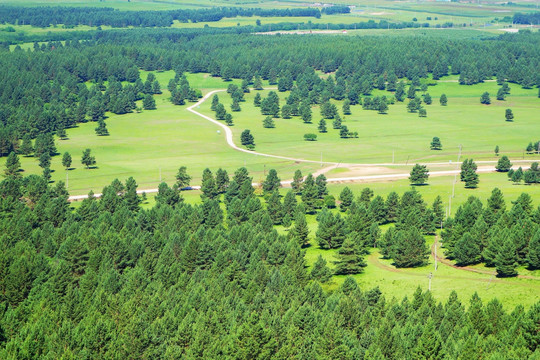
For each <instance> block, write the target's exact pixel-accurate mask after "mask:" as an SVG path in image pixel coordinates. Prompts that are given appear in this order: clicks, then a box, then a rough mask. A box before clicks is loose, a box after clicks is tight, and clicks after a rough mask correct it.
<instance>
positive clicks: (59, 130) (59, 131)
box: [56, 125, 67, 140]
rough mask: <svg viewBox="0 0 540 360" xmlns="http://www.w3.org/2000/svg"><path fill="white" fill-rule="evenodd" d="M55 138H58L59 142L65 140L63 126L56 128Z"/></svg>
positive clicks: (65, 135)
mask: <svg viewBox="0 0 540 360" xmlns="http://www.w3.org/2000/svg"><path fill="white" fill-rule="evenodd" d="M56 136H58V137H59V138H60V139H61V140H65V139H67V134H66V129H65V128H64V126H63V125H62V126H58V128H57V129H56Z"/></svg>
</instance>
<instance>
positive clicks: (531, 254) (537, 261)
mask: <svg viewBox="0 0 540 360" xmlns="http://www.w3.org/2000/svg"><path fill="white" fill-rule="evenodd" d="M527 264H528V265H529V269H531V270H536V269H540V230H538V231H536V234H535V235H534V236H533V237H532V239H531V241H530V242H529V251H528V253H527Z"/></svg>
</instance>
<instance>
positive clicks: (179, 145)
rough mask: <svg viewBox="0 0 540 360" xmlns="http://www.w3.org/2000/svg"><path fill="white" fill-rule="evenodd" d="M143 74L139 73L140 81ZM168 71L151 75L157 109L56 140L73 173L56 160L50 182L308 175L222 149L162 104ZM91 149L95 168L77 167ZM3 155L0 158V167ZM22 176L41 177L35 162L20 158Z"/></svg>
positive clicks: (151, 184) (218, 83)
mask: <svg viewBox="0 0 540 360" xmlns="http://www.w3.org/2000/svg"><path fill="white" fill-rule="evenodd" d="M145 76H146V75H143V78H145ZM173 76H174V75H173V73H172V72H167V73H156V77H157V79H158V80H159V81H160V83H161V85H162V88H163V89H164V94H163V95H159V96H156V103H157V107H158V109H157V110H153V111H143V112H142V113H131V114H126V115H114V114H108V115H109V118H108V119H106V123H107V127H108V129H109V132H110V134H111V135H110V136H105V137H99V136H97V135H96V134H95V131H94V129H95V127H96V123H92V122H89V123H85V124H80V125H79V126H78V127H76V128H73V129H68V131H67V134H68V137H69V139H68V140H57V149H58V152H59V153H60V154H62V153H64V152H65V151H67V152H69V153H71V155H72V157H73V165H72V167H73V168H75V169H74V170H70V171H65V170H64V169H63V168H62V165H61V160H62V159H61V156H55V157H53V159H52V162H51V169H52V170H54V172H53V174H52V178H53V180H63V181H66V177H68V185H69V191H70V193H71V194H73V195H75V194H86V193H87V192H88V191H89V190H91V189H92V190H94V192H99V191H101V189H102V188H103V186H105V185H107V184H110V182H111V181H112V180H113V179H114V178H119V179H120V180H125V179H127V178H128V177H130V176H133V177H134V178H135V179H136V180H137V182H138V184H139V187H140V188H141V189H151V188H157V186H158V184H159V183H160V179H161V181H166V182H168V183H173V182H174V176H175V174H176V172H177V170H178V168H179V167H180V166H182V165H185V166H187V167H188V169H189V172H190V174H192V176H193V177H194V180H193V183H194V184H198V183H199V182H200V181H199V180H200V176H201V174H202V171H203V170H204V168H206V167H209V168H210V169H212V170H214V171H215V170H217V169H218V168H219V167H222V168H224V169H226V170H227V171H229V172H233V171H234V170H236V169H237V168H239V167H241V166H246V167H247V168H248V169H249V170H250V172H251V173H252V175H253V177H254V180H255V181H260V180H261V179H262V178H263V174H264V171H265V167H266V168H267V169H270V168H276V169H278V171H279V172H280V174H282V175H281V176H282V177H283V178H287V177H292V175H293V173H294V171H295V170H296V169H297V168H301V169H302V170H303V171H313V168H314V166H313V165H304V164H295V163H294V162H292V161H281V160H272V159H267V158H262V157H259V156H255V155H250V154H245V153H241V152H238V151H235V150H232V149H230V148H229V147H228V146H226V143H225V139H224V134H223V133H219V134H218V133H217V131H218V130H219V127H217V126H216V125H214V124H211V123H210V122H208V121H206V120H204V119H201V118H199V117H197V116H195V115H193V114H191V113H190V112H188V111H187V110H186V107H187V106H188V105H185V106H174V105H172V104H171V103H170V102H169V101H168V97H169V94H168V92H167V90H166V85H167V83H168V81H169V79H171V78H172V77H173ZM188 79H189V81H190V82H191V84H192V86H194V87H196V88H203V87H205V89H204V92H206V91H209V88H208V87H210V89H211V88H213V87H225V86H226V84H224V83H223V81H222V80H221V79H216V78H212V77H209V76H206V75H203V74H197V75H189V76H188ZM86 148H90V149H92V154H93V155H95V157H96V160H97V166H98V168H97V169H91V170H88V169H84V167H83V166H82V164H81V163H80V159H81V155H82V152H83V150H84V149H86ZM4 162H5V157H4V158H0V166H3V164H4ZM21 163H22V168H23V169H24V170H25V172H24V174H34V173H38V174H39V173H41V168H39V167H38V162H37V159H35V158H24V157H21Z"/></svg>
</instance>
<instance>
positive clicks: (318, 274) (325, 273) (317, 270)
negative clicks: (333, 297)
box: [311, 255, 332, 283]
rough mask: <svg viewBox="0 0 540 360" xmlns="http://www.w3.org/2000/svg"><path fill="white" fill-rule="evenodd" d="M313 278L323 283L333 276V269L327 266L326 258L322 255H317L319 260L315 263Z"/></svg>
mask: <svg viewBox="0 0 540 360" xmlns="http://www.w3.org/2000/svg"><path fill="white" fill-rule="evenodd" d="M311 278H312V279H313V280H317V281H320V282H321V283H325V282H327V281H328V280H330V279H331V278H332V271H331V270H330V268H328V266H326V260H324V258H323V257H322V256H321V255H319V256H318V257H317V260H316V261H315V263H314V264H313V269H312V270H311Z"/></svg>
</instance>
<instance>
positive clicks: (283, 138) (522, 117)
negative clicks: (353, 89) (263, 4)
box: [201, 77, 540, 163]
mask: <svg viewBox="0 0 540 360" xmlns="http://www.w3.org/2000/svg"><path fill="white" fill-rule="evenodd" d="M498 88H499V86H498V85H497V84H496V83H495V82H492V81H490V82H485V83H483V84H478V85H473V86H464V85H459V84H458V83H457V80H456V79H455V77H449V78H448V79H443V80H442V81H441V82H439V83H438V84H437V85H436V86H430V87H429V89H428V92H429V93H430V95H431V96H432V98H433V104H432V105H425V107H426V109H427V117H426V118H421V117H419V116H418V114H417V113H409V112H407V109H406V103H407V101H408V100H406V101H405V102H403V103H396V104H395V105H390V106H389V107H390V109H389V111H388V114H384V115H383V114H378V113H377V112H376V111H373V110H363V109H362V107H361V106H360V105H356V106H352V107H351V111H352V115H347V116H344V121H343V125H346V126H347V127H348V129H349V130H350V131H357V132H358V133H359V137H358V138H350V139H341V138H340V137H339V130H335V129H332V120H331V119H329V120H327V128H328V132H327V133H318V131H317V124H318V121H319V120H320V119H321V115H320V110H319V108H318V107H313V123H311V124H305V123H303V122H302V120H301V118H300V117H293V118H292V119H276V120H275V122H276V127H275V128H273V129H267V128H264V127H263V126H262V120H263V119H264V118H265V116H264V115H261V113H260V109H259V108H256V107H254V106H253V98H254V96H255V93H256V91H252V92H251V93H249V94H246V96H245V98H246V102H244V103H241V107H242V111H241V112H235V113H232V114H233V118H234V123H235V126H234V127H233V132H234V133H235V137H236V140H235V141H238V142H239V139H240V133H241V132H242V131H243V130H244V129H250V130H251V132H252V133H253V135H254V137H255V142H256V145H257V147H256V150H257V151H260V152H264V153H271V154H278V155H283V156H294V157H298V158H303V159H313V160H317V159H320V157H321V153H322V157H323V160H324V161H331V162H339V163H388V162H391V159H392V153H393V152H394V154H395V155H394V156H395V162H396V163H405V162H406V161H408V162H409V163H411V162H448V161H450V160H453V161H455V160H456V159H457V154H458V152H459V148H460V146H461V148H462V156H463V157H473V158H474V159H475V160H495V157H494V153H493V150H494V148H495V146H496V145H499V147H500V151H501V154H506V155H508V156H510V157H511V158H512V157H514V158H522V157H529V158H534V156H533V155H525V156H524V155H523V150H524V148H525V147H526V146H527V144H528V143H529V142H530V141H538V140H537V139H535V138H534V136H535V135H534V134H535V133H536V130H537V129H538V108H539V106H540V99H539V98H538V97H537V94H538V90H537V89H522V88H520V87H519V86H517V85H512V86H511V95H510V96H508V97H507V99H506V100H505V101H498V100H496V99H495V94H496V92H497V89H498ZM484 91H488V92H489V93H490V94H491V95H492V103H491V105H482V104H480V100H479V99H480V95H481V94H482V93H483V92H484ZM443 93H445V94H446V95H447V97H448V106H441V105H440V104H439V97H440V95H441V94H443ZM261 94H262V96H263V97H265V96H267V94H268V91H266V90H265V91H262V92H261ZM383 94H384V95H386V96H392V94H391V93H390V92H386V91H374V95H383ZM419 95H421V93H419ZM218 96H219V98H220V102H222V103H223V104H225V107H226V108H227V109H230V104H231V103H232V100H231V98H230V96H229V95H228V94H226V93H224V92H223V93H219V94H218ZM279 96H280V104H281V105H282V104H284V103H285V97H286V96H287V93H279ZM335 103H336V105H337V107H338V109H339V111H340V113H341V107H342V102H335ZM210 105H211V102H210V101H207V102H205V103H204V104H202V105H201V111H202V112H203V113H205V114H207V115H209V116H213V112H212V111H211V110H210ZM507 108H511V109H512V110H513V112H514V115H515V120H514V121H513V122H507V121H505V117H504V114H505V109H507ZM305 133H315V134H317V135H318V140H317V141H314V142H306V141H303V136H304V134H305ZM434 136H438V137H439V138H440V139H441V142H442V144H443V150H441V151H432V150H429V145H430V142H431V140H432V138H433V137H434Z"/></svg>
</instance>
